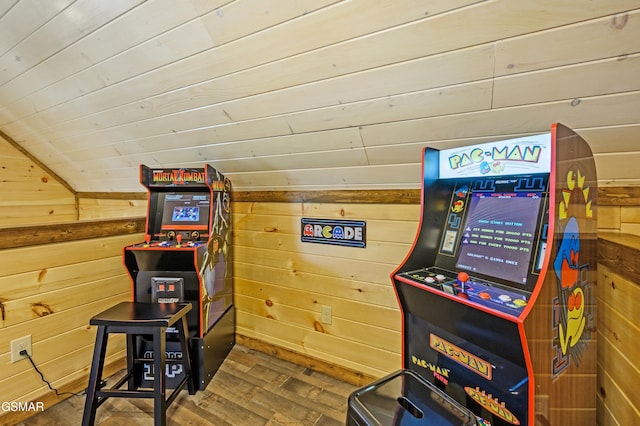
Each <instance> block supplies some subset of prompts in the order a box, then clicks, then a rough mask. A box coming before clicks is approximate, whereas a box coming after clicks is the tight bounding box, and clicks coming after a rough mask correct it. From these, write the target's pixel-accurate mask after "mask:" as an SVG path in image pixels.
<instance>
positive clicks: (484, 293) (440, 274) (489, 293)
mask: <svg viewBox="0 0 640 426" xmlns="http://www.w3.org/2000/svg"><path fill="white" fill-rule="evenodd" d="M397 276H398V277H400V278H404V279H405V281H406V280H409V281H411V282H415V283H419V284H421V285H426V286H428V287H431V288H434V289H437V290H440V291H443V292H445V293H447V294H449V295H451V296H457V297H460V298H462V299H466V300H469V301H471V302H474V303H476V304H479V305H482V306H485V307H487V308H489V309H492V310H496V311H500V312H503V313H505V314H508V315H512V316H515V317H518V316H520V314H521V313H522V311H523V310H524V308H525V307H526V306H527V296H526V295H524V294H522V293H517V292H515V291H511V290H508V289H505V288H502V287H501V286H499V285H498V284H496V283H492V282H490V281H486V280H482V279H480V278H477V277H471V276H469V274H467V273H466V272H458V273H457V274H456V273H454V272H451V271H447V270H444V269H440V268H436V267H430V268H422V269H417V270H414V271H408V272H402V273H399V274H398V275H397Z"/></svg>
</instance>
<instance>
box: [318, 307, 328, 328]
mask: <svg viewBox="0 0 640 426" xmlns="http://www.w3.org/2000/svg"><path fill="white" fill-rule="evenodd" d="M320 321H322V323H323V324H331V306H323V307H322V318H320Z"/></svg>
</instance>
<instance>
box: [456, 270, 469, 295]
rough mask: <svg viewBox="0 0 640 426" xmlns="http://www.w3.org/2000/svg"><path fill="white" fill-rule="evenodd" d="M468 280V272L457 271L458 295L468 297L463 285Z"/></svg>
mask: <svg viewBox="0 0 640 426" xmlns="http://www.w3.org/2000/svg"><path fill="white" fill-rule="evenodd" d="M467 281H469V274H467V273H466V272H458V284H459V285H460V291H459V292H458V296H460V297H462V298H464V299H468V298H469V295H468V294H467V293H466V291H465V285H466V283H467Z"/></svg>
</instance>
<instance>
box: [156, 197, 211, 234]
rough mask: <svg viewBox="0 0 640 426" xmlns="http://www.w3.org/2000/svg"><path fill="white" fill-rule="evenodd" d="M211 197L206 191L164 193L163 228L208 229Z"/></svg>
mask: <svg viewBox="0 0 640 426" xmlns="http://www.w3.org/2000/svg"><path fill="white" fill-rule="evenodd" d="M209 198H210V197H209V193H206V192H197V193H168V194H164V201H163V208H162V228H161V229H163V230H166V229H180V228H181V227H185V229H202V230H206V229H208V228H207V227H208V225H209Z"/></svg>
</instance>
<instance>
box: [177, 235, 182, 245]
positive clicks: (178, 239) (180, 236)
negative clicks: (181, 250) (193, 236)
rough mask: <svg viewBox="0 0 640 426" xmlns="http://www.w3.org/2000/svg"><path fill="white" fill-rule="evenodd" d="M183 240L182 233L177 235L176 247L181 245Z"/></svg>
mask: <svg viewBox="0 0 640 426" xmlns="http://www.w3.org/2000/svg"><path fill="white" fill-rule="evenodd" d="M181 242H182V234H178V235H176V243H177V244H176V247H180V243H181Z"/></svg>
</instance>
